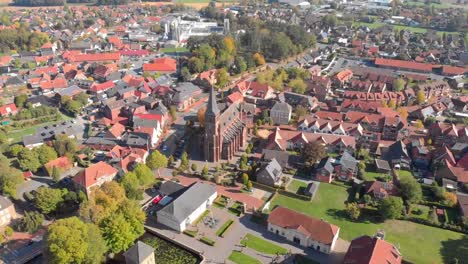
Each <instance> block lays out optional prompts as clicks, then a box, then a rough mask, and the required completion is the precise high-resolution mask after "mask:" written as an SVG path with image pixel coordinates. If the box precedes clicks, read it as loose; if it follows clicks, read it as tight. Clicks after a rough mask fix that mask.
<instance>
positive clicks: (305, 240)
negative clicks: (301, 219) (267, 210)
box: [268, 223, 340, 254]
mask: <svg viewBox="0 0 468 264" xmlns="http://www.w3.org/2000/svg"><path fill="white" fill-rule="evenodd" d="M268 231H270V232H272V233H275V234H277V235H279V236H282V237H284V238H286V239H287V240H289V241H292V242H295V243H298V244H300V245H301V246H303V247H310V248H313V249H315V250H318V251H320V252H322V253H325V254H330V253H331V252H332V251H333V249H334V248H335V244H336V240H337V239H338V236H339V233H340V231H339V230H338V231H337V232H336V234H335V236H334V237H333V241H332V243H331V245H325V244H323V243H320V242H318V241H315V240H313V239H311V238H310V237H308V236H306V235H305V234H304V233H301V232H298V231H297V230H296V229H287V228H282V227H280V226H276V225H273V224H271V223H268Z"/></svg>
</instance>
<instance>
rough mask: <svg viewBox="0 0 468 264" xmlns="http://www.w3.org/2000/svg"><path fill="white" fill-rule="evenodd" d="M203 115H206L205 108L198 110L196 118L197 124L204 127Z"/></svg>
mask: <svg viewBox="0 0 468 264" xmlns="http://www.w3.org/2000/svg"><path fill="white" fill-rule="evenodd" d="M205 113H206V106H204V107H201V108H200V109H198V112H197V117H198V122H199V123H200V125H201V126H205Z"/></svg>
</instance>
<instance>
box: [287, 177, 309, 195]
mask: <svg viewBox="0 0 468 264" xmlns="http://www.w3.org/2000/svg"><path fill="white" fill-rule="evenodd" d="M306 187H307V183H305V182H303V181H298V180H292V181H291V183H290V184H289V185H288V191H290V192H293V193H298V191H301V192H302V191H304V189H305V188H306Z"/></svg>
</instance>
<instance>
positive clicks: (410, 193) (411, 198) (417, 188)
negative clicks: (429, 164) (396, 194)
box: [400, 177, 422, 203]
mask: <svg viewBox="0 0 468 264" xmlns="http://www.w3.org/2000/svg"><path fill="white" fill-rule="evenodd" d="M400 191H401V196H402V197H403V199H404V200H405V201H406V202H408V203H417V202H418V201H420V200H421V198H422V189H421V185H420V184H419V183H418V182H417V181H416V179H415V178H413V177H404V178H401V179H400Z"/></svg>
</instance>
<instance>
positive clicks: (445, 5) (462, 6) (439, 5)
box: [404, 1, 468, 9]
mask: <svg viewBox="0 0 468 264" xmlns="http://www.w3.org/2000/svg"><path fill="white" fill-rule="evenodd" d="M404 4H405V5H406V4H408V5H411V6H427V4H426V3H425V2H424V1H421V2H418V1H406V2H404ZM429 6H434V8H440V9H446V8H468V7H467V6H466V5H456V4H451V3H440V4H438V3H431V4H429Z"/></svg>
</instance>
